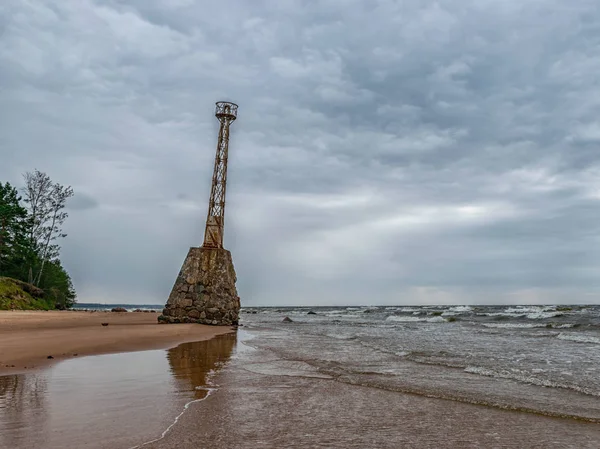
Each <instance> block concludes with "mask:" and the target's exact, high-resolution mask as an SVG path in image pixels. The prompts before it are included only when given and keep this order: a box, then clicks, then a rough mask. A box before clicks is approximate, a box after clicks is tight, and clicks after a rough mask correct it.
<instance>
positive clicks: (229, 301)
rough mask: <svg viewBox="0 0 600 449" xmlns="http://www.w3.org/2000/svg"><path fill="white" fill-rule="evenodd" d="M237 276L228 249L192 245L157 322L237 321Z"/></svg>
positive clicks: (222, 322) (235, 323) (203, 322)
mask: <svg viewBox="0 0 600 449" xmlns="http://www.w3.org/2000/svg"><path fill="white" fill-rule="evenodd" d="M236 280H237V279H236V275H235V270H234V268H233V261H232V259H231V253H230V252H229V251H227V250H226V249H220V248H219V249H212V248H190V250H189V252H188V255H187V257H186V258H185V261H184V262H183V266H182V267H181V271H180V272H179V276H177V280H176V281H175V285H174V286H173V290H171V294H170V295H169V299H168V300H167V304H166V305H165V308H164V309H163V313H162V315H160V316H159V317H158V322H159V323H200V324H212V325H217V326H228V325H237V323H238V319H239V312H240V298H239V296H238V295H237V290H236V288H235V282H236Z"/></svg>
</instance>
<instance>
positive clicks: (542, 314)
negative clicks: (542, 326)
mask: <svg viewBox="0 0 600 449" xmlns="http://www.w3.org/2000/svg"><path fill="white" fill-rule="evenodd" d="M563 315H564V313H563V312H533V313H528V314H527V315H525V316H526V317H527V318H529V319H530V320H543V319H545V318H553V317H555V316H563Z"/></svg>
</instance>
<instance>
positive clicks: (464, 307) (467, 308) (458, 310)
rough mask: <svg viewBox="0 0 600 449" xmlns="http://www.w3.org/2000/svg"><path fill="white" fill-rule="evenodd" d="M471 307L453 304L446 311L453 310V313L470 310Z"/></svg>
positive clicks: (471, 309)
mask: <svg viewBox="0 0 600 449" xmlns="http://www.w3.org/2000/svg"><path fill="white" fill-rule="evenodd" d="M472 311H473V308H472V307H471V306H454V307H450V308H449V309H448V310H446V312H454V313H465V312H472Z"/></svg>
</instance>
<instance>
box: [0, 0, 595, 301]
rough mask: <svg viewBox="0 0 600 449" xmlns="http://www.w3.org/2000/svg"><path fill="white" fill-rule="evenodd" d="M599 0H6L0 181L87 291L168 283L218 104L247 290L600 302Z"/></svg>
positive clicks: (190, 227)
mask: <svg viewBox="0 0 600 449" xmlns="http://www.w3.org/2000/svg"><path fill="white" fill-rule="evenodd" d="M599 74H600V9H599V8H598V4H597V1H596V0H570V1H565V0H528V1H525V2H524V1H520V0H519V1H518V0H445V1H433V0H403V1H402V0H377V1H376V0H364V1H361V0H344V1H341V0H322V1H318V0H313V1H308V0H304V1H302V0H277V1H275V0H272V1H264V0H263V1H260V0H253V1H252V2H249V1H248V2H245V1H241V0H237V1H233V0H221V1H219V2H208V1H200V0H104V1H101V0H95V1H92V0H77V1H75V0H72V1H71V0H69V1H67V0H3V1H2V2H1V3H0V156H1V157H0V180H1V181H10V182H11V183H13V184H17V185H22V178H21V175H22V173H23V172H25V171H29V170H33V169H34V168H38V169H39V170H42V171H45V172H46V173H48V174H49V175H50V176H51V178H52V179H53V180H54V181H58V182H60V183H62V184H65V185H71V186H73V188H74V190H75V192H76V196H75V197H74V198H73V199H72V200H71V202H70V205H69V213H70V217H69V219H68V221H67V223H66V231H67V232H68V234H69V235H68V237H67V238H66V239H65V240H64V241H63V252H62V258H63V261H64V264H65V266H66V268H67V269H68V270H69V272H70V273H71V275H72V277H73V280H74V283H75V287H76V289H77V291H78V294H79V301H80V302H127V303H163V302H165V301H166V298H167V296H168V294H169V291H170V289H171V287H172V284H173V282H174V280H175V277H176V275H177V273H178V271H179V268H180V266H181V263H182V262H183V259H184V258H185V255H186V252H187V250H188V248H189V247H190V246H199V245H200V244H201V242H202V238H203V232H204V220H205V218H206V209H207V202H208V196H209V191H210V178H211V175H212V163H213V158H214V152H215V147H216V138H217V131H218V122H217V120H216V119H215V117H214V102H215V101H217V100H230V101H234V102H236V103H238V104H239V105H240V109H239V115H238V120H237V121H236V122H235V123H234V124H233V125H232V140H231V144H230V166H229V176H228V182H229V184H228V192H227V193H228V203H227V211H226V212H227V213H226V230H225V246H226V247H227V248H228V249H229V250H231V251H232V254H233V257H234V262H235V267H236V271H237V273H238V284H237V285H238V291H239V294H240V296H241V298H242V304H243V305H271V304H278V305H279V304H281V305H283V304H300V303H304V304H323V305H325V304H406V303H411V304H418V303H500V302H502V303H540V302H562V303H569V302H575V303H584V302H585V303H599V302H600V118H599V117H600V89H599V87H600V85H599V83H598V79H599V78H598V77H599Z"/></svg>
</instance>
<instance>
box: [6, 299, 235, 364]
mask: <svg viewBox="0 0 600 449" xmlns="http://www.w3.org/2000/svg"><path fill="white" fill-rule="evenodd" d="M101 323H109V324H108V326H102V325H101ZM228 332H231V328H230V327H228V326H223V327H221V326H219V327H217V326H205V325H200V324H177V325H165V324H158V323H157V314H156V313H142V312H126V313H117V312H72V311H48V312H46V311H0V341H1V342H2V344H1V345H0V375H3V374H11V373H19V372H25V371H29V370H31V369H35V368H40V367H44V366H47V365H49V364H51V363H53V362H57V361H60V360H64V359H68V358H72V357H82V356H86V355H97V354H108V353H116V352H130V351H142V350H148V349H166V348H170V347H173V346H176V345H178V344H180V343H185V342H190V341H200V340H206V339H210V338H213V337H214V336H216V335H220V334H224V333H228ZM48 356H52V358H51V359H49V358H48Z"/></svg>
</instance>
